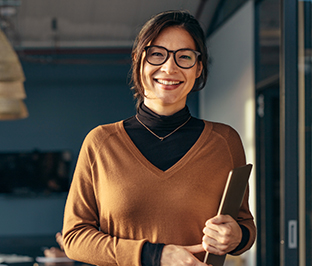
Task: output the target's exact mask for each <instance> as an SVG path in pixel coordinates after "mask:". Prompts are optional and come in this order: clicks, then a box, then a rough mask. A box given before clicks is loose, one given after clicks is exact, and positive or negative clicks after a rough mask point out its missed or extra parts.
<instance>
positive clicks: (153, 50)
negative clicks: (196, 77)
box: [144, 45, 200, 69]
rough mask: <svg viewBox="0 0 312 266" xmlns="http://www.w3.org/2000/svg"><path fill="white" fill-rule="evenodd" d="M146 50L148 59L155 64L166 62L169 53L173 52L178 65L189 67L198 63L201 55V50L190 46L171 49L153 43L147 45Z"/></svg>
mask: <svg viewBox="0 0 312 266" xmlns="http://www.w3.org/2000/svg"><path fill="white" fill-rule="evenodd" d="M144 50H145V51H146V61H147V62H148V63H150V64H151V65H153V66H160V65H162V64H164V63H165V62H166V61H167V60H168V58H169V53H173V58H174V61H175V63H176V64H177V66H178V67H181V68H184V69H188V68H192V67H193V66H194V65H195V64H196V61H197V58H198V56H200V52H197V51H194V50H192V49H188V48H183V49H179V50H176V51H171V50H168V49H166V48H165V47H162V46H158V45H151V46H146V47H145V48H144Z"/></svg>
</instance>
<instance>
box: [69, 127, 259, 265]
mask: <svg viewBox="0 0 312 266" xmlns="http://www.w3.org/2000/svg"><path fill="white" fill-rule="evenodd" d="M245 163H246V162H245V155H244V150H243V146H242V143H241V140H240V138H239V136H238V134H237V132H236V131H235V130H234V129H233V128H231V127H229V126H227V125H223V124H220V123H212V122H208V121H205V127H204V130H203V132H202V133H201V135H200V137H199V138H198V140H197V141H196V142H195V143H194V145H193V146H192V147H191V148H190V149H189V150H188V152H187V153H186V154H185V155H184V156H183V157H182V158H181V159H180V160H179V161H178V162H176V163H175V164H174V165H172V166H171V167H170V168H168V169H167V170H165V171H163V170H161V169H159V168H157V167H156V166H155V165H153V164H152V163H151V162H150V161H149V160H147V159H146V158H145V157H144V156H143V154H142V153H141V152H140V150H139V149H138V148H137V147H136V145H135V144H134V143H133V141H132V140H131V138H130V137H129V135H128V134H127V133H126V131H125V129H124V126H123V121H120V122H117V123H114V124H109V125H104V126H99V127H97V128H95V129H94V130H92V131H91V132H90V133H89V134H88V135H87V137H86V138H85V140H84V143H83V145H82V148H81V151H80V155H79V158H78V161H77V166H76V169H75V173H74V177H73V181H72V184H71V188H70V192H69V195H68V198H67V202H66V207H65V213H64V227H63V236H64V245H65V251H66V254H67V255H68V256H69V257H70V258H73V259H75V260H78V261H82V262H86V263H90V264H96V265H120V266H129V265H135V266H140V259H141V258H140V256H141V250H142V246H143V245H144V243H145V242H146V241H149V242H151V243H165V244H176V245H193V244H199V243H201V241H202V236H203V233H202V229H203V226H204V224H205V222H206V221H207V220H208V219H209V218H211V217H213V216H215V215H216V213H217V209H218V206H219V202H220V199H221V196H222V192H223V189H224V186H225V182H226V179H227V176H228V173H229V171H230V170H232V169H233V168H236V167H239V166H242V165H244V164H245ZM248 193H249V192H248V189H247V191H246V194H245V197H244V200H243V204H242V206H241V208H240V212H239V215H238V220H237V221H238V223H239V224H241V225H244V226H245V227H246V228H247V229H248V230H249V232H250V238H249V241H248V243H247V245H246V246H245V247H244V248H243V249H242V250H239V251H238V252H239V253H242V252H244V251H246V250H247V249H249V248H250V247H251V246H252V244H253V242H254V240H255V235H256V230H255V225H254V222H253V217H252V215H251V213H250V211H249V206H248ZM196 256H197V257H198V258H199V259H200V260H202V259H203V257H204V253H200V254H196Z"/></svg>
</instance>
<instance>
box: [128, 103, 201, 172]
mask: <svg viewBox="0 0 312 266" xmlns="http://www.w3.org/2000/svg"><path fill="white" fill-rule="evenodd" d="M137 116H138V118H139V120H140V121H142V123H144V125H146V126H147V127H148V128H149V129H150V130H152V131H153V132H154V133H155V134H157V135H158V136H160V137H164V136H166V135H167V134H169V133H171V132H172V131H174V130H175V129H176V128H177V127H179V126H181V125H182V124H183V123H185V122H186V121H187V120H188V119H189V118H190V117H191V114H190V112H189V109H188V107H187V106H186V107H185V108H183V109H182V110H180V111H179V112H177V113H175V114H173V115H170V116H162V115H158V114H156V113H154V112H153V111H151V110H150V109H148V108H147V107H146V106H145V105H144V104H141V106H140V107H139V109H138V112H137ZM124 127H125V130H126V132H127V133H128V135H129V136H130V138H131V140H132V141H133V142H134V144H135V145H136V146H137V147H138V149H139V150H140V151H141V153H142V154H143V155H144V156H145V158H147V159H148V160H149V161H150V162H151V163H152V164H153V165H155V166H156V167H158V168H159V169H161V170H163V171H166V170H167V169H169V168H170V167H171V166H173V165H174V164H175V163H176V162H178V161H179V160H180V159H181V158H182V157H183V156H184V155H185V154H186V153H187V151H188V150H189V149H190V148H191V147H192V146H193V145H194V143H195V142H196V141H197V139H198V138H199V136H200V134H201V133H202V131H203V129H204V122H203V121H202V120H199V119H197V118H195V117H191V119H190V120H189V121H188V122H187V123H186V124H185V125H184V126H183V127H181V128H179V129H178V130H177V131H176V132H174V133H173V134H172V135H170V136H169V137H168V138H165V139H164V140H162V141H161V140H160V139H158V138H157V137H156V136H154V135H153V134H152V133H151V132H149V131H148V130H147V129H146V128H145V127H144V126H142V125H141V124H140V123H139V121H138V120H137V119H136V117H135V116H133V117H130V118H128V119H127V120H125V121H124ZM182 144H183V145H182Z"/></svg>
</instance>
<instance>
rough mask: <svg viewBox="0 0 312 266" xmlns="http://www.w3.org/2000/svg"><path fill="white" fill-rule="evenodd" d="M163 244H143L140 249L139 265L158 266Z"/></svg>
mask: <svg viewBox="0 0 312 266" xmlns="http://www.w3.org/2000/svg"><path fill="white" fill-rule="evenodd" d="M164 246H165V244H158V243H157V244H153V243H150V242H145V243H144V245H143V247H142V253H141V265H142V266H160V259H161V253H162V250H163V248H164Z"/></svg>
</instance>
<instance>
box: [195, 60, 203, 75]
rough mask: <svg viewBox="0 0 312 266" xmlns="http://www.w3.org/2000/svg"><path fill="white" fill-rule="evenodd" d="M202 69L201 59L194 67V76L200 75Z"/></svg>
mask: <svg viewBox="0 0 312 266" xmlns="http://www.w3.org/2000/svg"><path fill="white" fill-rule="evenodd" d="M202 71H203V63H202V62H201V61H198V64H197V69H196V78H199V77H200V75H201V73H202Z"/></svg>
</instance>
